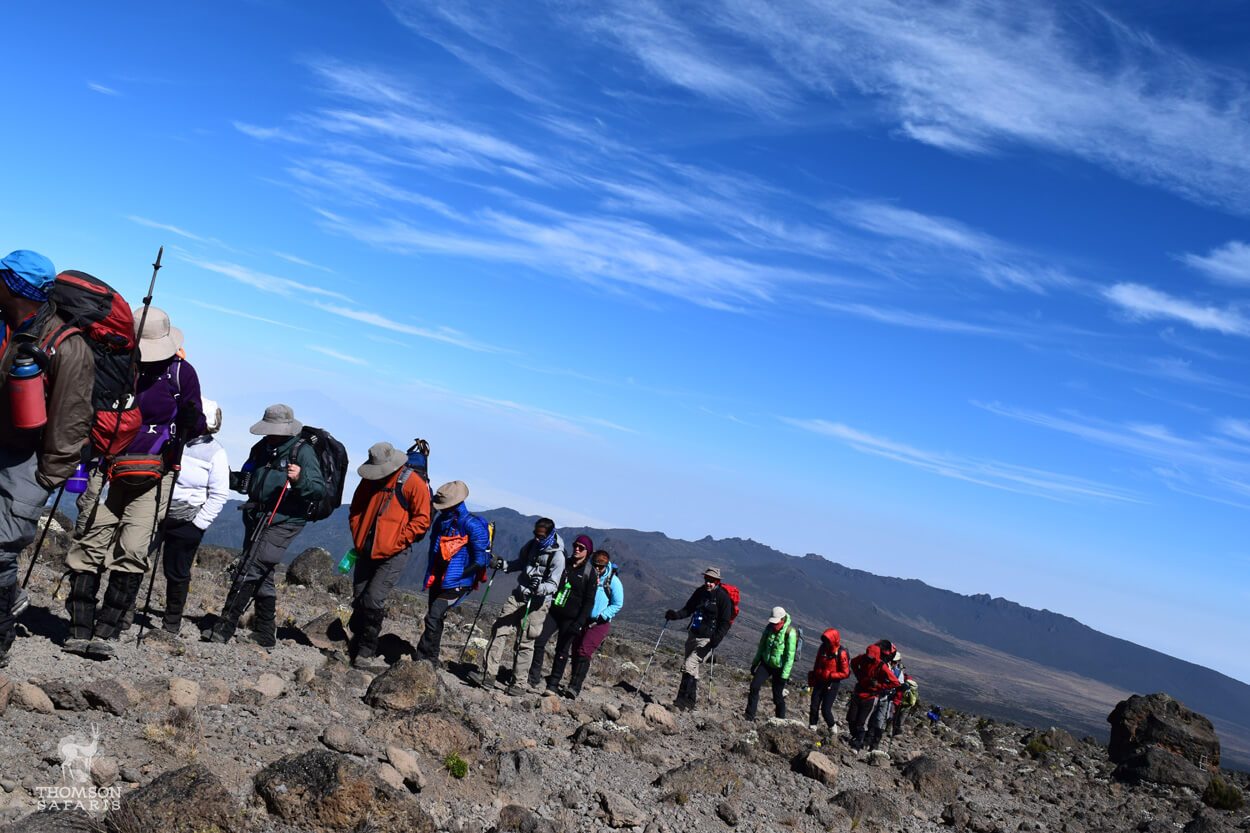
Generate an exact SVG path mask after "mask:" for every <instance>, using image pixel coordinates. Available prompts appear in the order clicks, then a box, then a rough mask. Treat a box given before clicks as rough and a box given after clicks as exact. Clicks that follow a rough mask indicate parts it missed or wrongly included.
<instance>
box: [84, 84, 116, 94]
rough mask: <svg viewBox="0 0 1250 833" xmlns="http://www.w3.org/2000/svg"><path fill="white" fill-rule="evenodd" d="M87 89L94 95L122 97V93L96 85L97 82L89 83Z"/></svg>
mask: <svg viewBox="0 0 1250 833" xmlns="http://www.w3.org/2000/svg"><path fill="white" fill-rule="evenodd" d="M87 89H89V90H91V91H92V92H93V93H99V94H100V95H113V96H117V95H121V93H119V92H118V91H117V90H115V89H113V88H112V87H106V86H104V85H103V84H98V83H96V82H95V81H88V82H87Z"/></svg>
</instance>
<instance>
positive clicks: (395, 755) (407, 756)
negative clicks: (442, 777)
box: [386, 746, 425, 792]
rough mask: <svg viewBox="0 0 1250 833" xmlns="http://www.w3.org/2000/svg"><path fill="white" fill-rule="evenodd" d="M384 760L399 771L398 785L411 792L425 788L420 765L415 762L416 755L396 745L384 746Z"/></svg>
mask: <svg viewBox="0 0 1250 833" xmlns="http://www.w3.org/2000/svg"><path fill="white" fill-rule="evenodd" d="M386 760H387V761H389V762H390V764H391V766H393V767H394V768H395V771H396V772H398V773H399V776H400V786H402V787H407V788H408V789H409V790H411V791H412V792H421V790H423V789H425V775H424V774H422V772H421V767H420V766H419V765H418V764H417V756H416V755H414V754H412V753H411V752H409V751H408V750H407V749H401V748H400V747H398V746H388V747H386Z"/></svg>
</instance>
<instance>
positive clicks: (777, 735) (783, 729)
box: [759, 720, 819, 761]
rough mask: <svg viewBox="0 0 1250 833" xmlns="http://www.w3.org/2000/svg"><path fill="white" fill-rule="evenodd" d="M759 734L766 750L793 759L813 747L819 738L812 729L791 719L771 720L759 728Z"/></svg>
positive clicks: (761, 745)
mask: <svg viewBox="0 0 1250 833" xmlns="http://www.w3.org/2000/svg"><path fill="white" fill-rule="evenodd" d="M759 736H760V748H762V749H763V750H764V751H765V752H772V753H773V754H774V755H780V756H781V757H783V758H785V759H786V760H791V761H792V760H794V759H795V758H796V757H797V756H799V755H800V754H802V753H803V752H806V751H807V750H808V749H811V748H812V747H813V746H815V745H816V741H817V740H819V738H818V736H817V735H816V733H815V732H813V731H812V730H811V729H808V728H807V727H806V726H803V725H800V724H798V723H793V722H791V721H776V720H769V721H768V722H767V723H765V724H764V725H763V726H761V727H760V728H759Z"/></svg>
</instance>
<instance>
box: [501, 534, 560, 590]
mask: <svg viewBox="0 0 1250 833" xmlns="http://www.w3.org/2000/svg"><path fill="white" fill-rule="evenodd" d="M518 570H520V571H521V575H520V576H519V577H518V578H517V582H516V586H517V592H518V593H520V592H522V591H524V593H525V594H526V595H528V596H530V597H532V598H534V599H535V600H536V601H540V602H545V601H546V600H547V599H549V598H551V597H552V596H554V595H555V593H556V589H557V584H558V582H559V581H560V576H562V575H563V574H564V541H563V539H561V538H560V534H559V533H556V536H555V543H553V544H552V545H551V546H550V547H548V548H546V549H539V548H538V542H537V541H535V540H534V539H533V538H531V539H530V540H528V541H526V542H525V544H524V546H522V547H521V552H520V554H519V555H518V556H517V557H516V559H515V560H513V561H509V562H508V563H507V565H506V566H505V567H504V572H505V573H514V572H516V571H518Z"/></svg>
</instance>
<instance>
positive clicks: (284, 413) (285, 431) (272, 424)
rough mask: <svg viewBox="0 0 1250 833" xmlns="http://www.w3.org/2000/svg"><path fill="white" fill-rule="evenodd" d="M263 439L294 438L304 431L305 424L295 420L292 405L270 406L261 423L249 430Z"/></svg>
mask: <svg viewBox="0 0 1250 833" xmlns="http://www.w3.org/2000/svg"><path fill="white" fill-rule="evenodd" d="M248 430H249V431H251V432H252V433H253V434H257V435H259V436H261V437H294V436H295V435H296V434H298V433H299V432H300V431H303V430H304V423H302V422H300V421H299V420H298V419H296V418H295V411H293V410H291V406H290V405H282V404H280V403H279V404H277V405H270V406H269V407H268V408H266V409H265V416H264V417H262V418H261V421H260V422H258V423H256V424H255V425H253V426H252V427H251V428H249V429H248Z"/></svg>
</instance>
